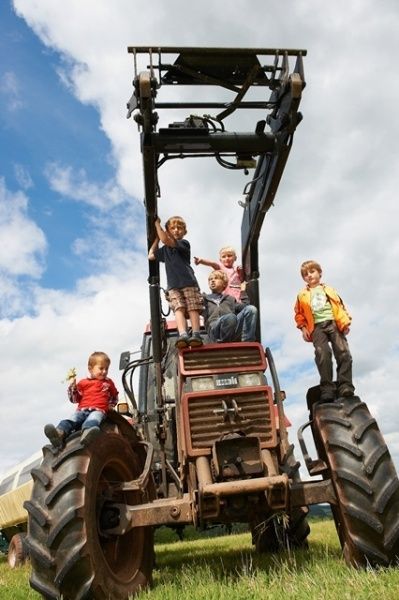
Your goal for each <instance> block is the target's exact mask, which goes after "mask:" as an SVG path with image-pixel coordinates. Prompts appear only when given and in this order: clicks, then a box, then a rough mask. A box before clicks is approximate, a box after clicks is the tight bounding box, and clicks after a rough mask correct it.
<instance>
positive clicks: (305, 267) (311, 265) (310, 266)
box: [301, 260, 322, 277]
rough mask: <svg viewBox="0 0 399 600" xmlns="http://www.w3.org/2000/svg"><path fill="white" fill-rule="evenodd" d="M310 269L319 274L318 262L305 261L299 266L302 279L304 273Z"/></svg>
mask: <svg viewBox="0 0 399 600" xmlns="http://www.w3.org/2000/svg"><path fill="white" fill-rule="evenodd" d="M310 269H316V271H318V272H319V273H320V274H321V272H322V271H321V266H320V265H319V263H318V262H316V261H315V260H305V262H303V263H302V264H301V275H302V277H304V276H305V275H306V273H307V272H308V271H309V270H310Z"/></svg>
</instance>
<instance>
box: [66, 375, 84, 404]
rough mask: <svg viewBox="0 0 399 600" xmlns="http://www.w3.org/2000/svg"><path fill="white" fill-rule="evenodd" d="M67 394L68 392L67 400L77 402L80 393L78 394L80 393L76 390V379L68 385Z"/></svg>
mask: <svg viewBox="0 0 399 600" xmlns="http://www.w3.org/2000/svg"><path fill="white" fill-rule="evenodd" d="M67 394H68V398H69V402H72V403H73V404H78V403H79V401H80V397H81V395H80V393H79V391H78V388H77V385H76V380H74V381H73V382H72V383H71V384H70V385H69V386H68V390H67Z"/></svg>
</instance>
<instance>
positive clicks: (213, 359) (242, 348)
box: [179, 342, 267, 376]
mask: <svg viewBox="0 0 399 600" xmlns="http://www.w3.org/2000/svg"><path fill="white" fill-rule="evenodd" d="M179 363H180V364H179V367H180V372H181V373H182V375H185V376H189V375H193V374H194V373H195V374H196V375H209V374H211V373H216V372H220V371H222V372H223V373H229V372H234V371H237V370H238V371H240V373H244V372H246V371H249V370H252V371H264V370H265V369H266V366H267V365H266V357H265V352H264V350H263V347H262V346H261V344H258V343H255V342H239V343H229V344H228V345H227V344H206V345H205V346H202V347H200V348H196V349H194V350H193V349H190V350H188V351H187V350H183V351H182V352H181V353H180V355H179Z"/></svg>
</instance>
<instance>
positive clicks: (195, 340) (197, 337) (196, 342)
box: [188, 331, 204, 348]
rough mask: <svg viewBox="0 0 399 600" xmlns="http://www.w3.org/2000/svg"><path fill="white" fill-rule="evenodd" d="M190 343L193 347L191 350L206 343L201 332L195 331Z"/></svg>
mask: <svg viewBox="0 0 399 600" xmlns="http://www.w3.org/2000/svg"><path fill="white" fill-rule="evenodd" d="M188 343H189V345H190V346H191V348H196V347H198V346H202V345H203V343H204V342H203V341H202V337H201V334H200V332H199V331H193V334H192V336H191V337H190V339H189V340H188Z"/></svg>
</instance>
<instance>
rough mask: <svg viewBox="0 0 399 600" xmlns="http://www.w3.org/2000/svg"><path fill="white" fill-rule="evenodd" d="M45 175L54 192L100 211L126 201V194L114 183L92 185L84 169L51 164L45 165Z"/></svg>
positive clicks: (107, 209)
mask: <svg viewBox="0 0 399 600" xmlns="http://www.w3.org/2000/svg"><path fill="white" fill-rule="evenodd" d="M45 175H46V177H47V179H48V181H49V185H50V188H51V189H52V190H54V191H55V192H58V193H59V194H61V195H62V196H65V197H67V198H71V199H72V200H75V201H78V202H84V203H85V204H88V205H90V206H93V207H95V208H98V209H100V210H102V211H110V210H111V209H112V208H113V207H115V206H117V205H118V204H121V203H122V202H125V201H126V192H125V191H124V190H123V189H122V188H121V187H120V186H119V185H118V184H117V183H116V182H114V181H106V182H105V183H103V184H97V183H93V182H91V181H89V180H88V178H87V174H86V172H85V170H84V169H79V170H78V171H76V170H74V169H73V168H72V167H70V166H65V165H60V164H58V163H54V162H52V163H48V164H47V165H46V169H45Z"/></svg>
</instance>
